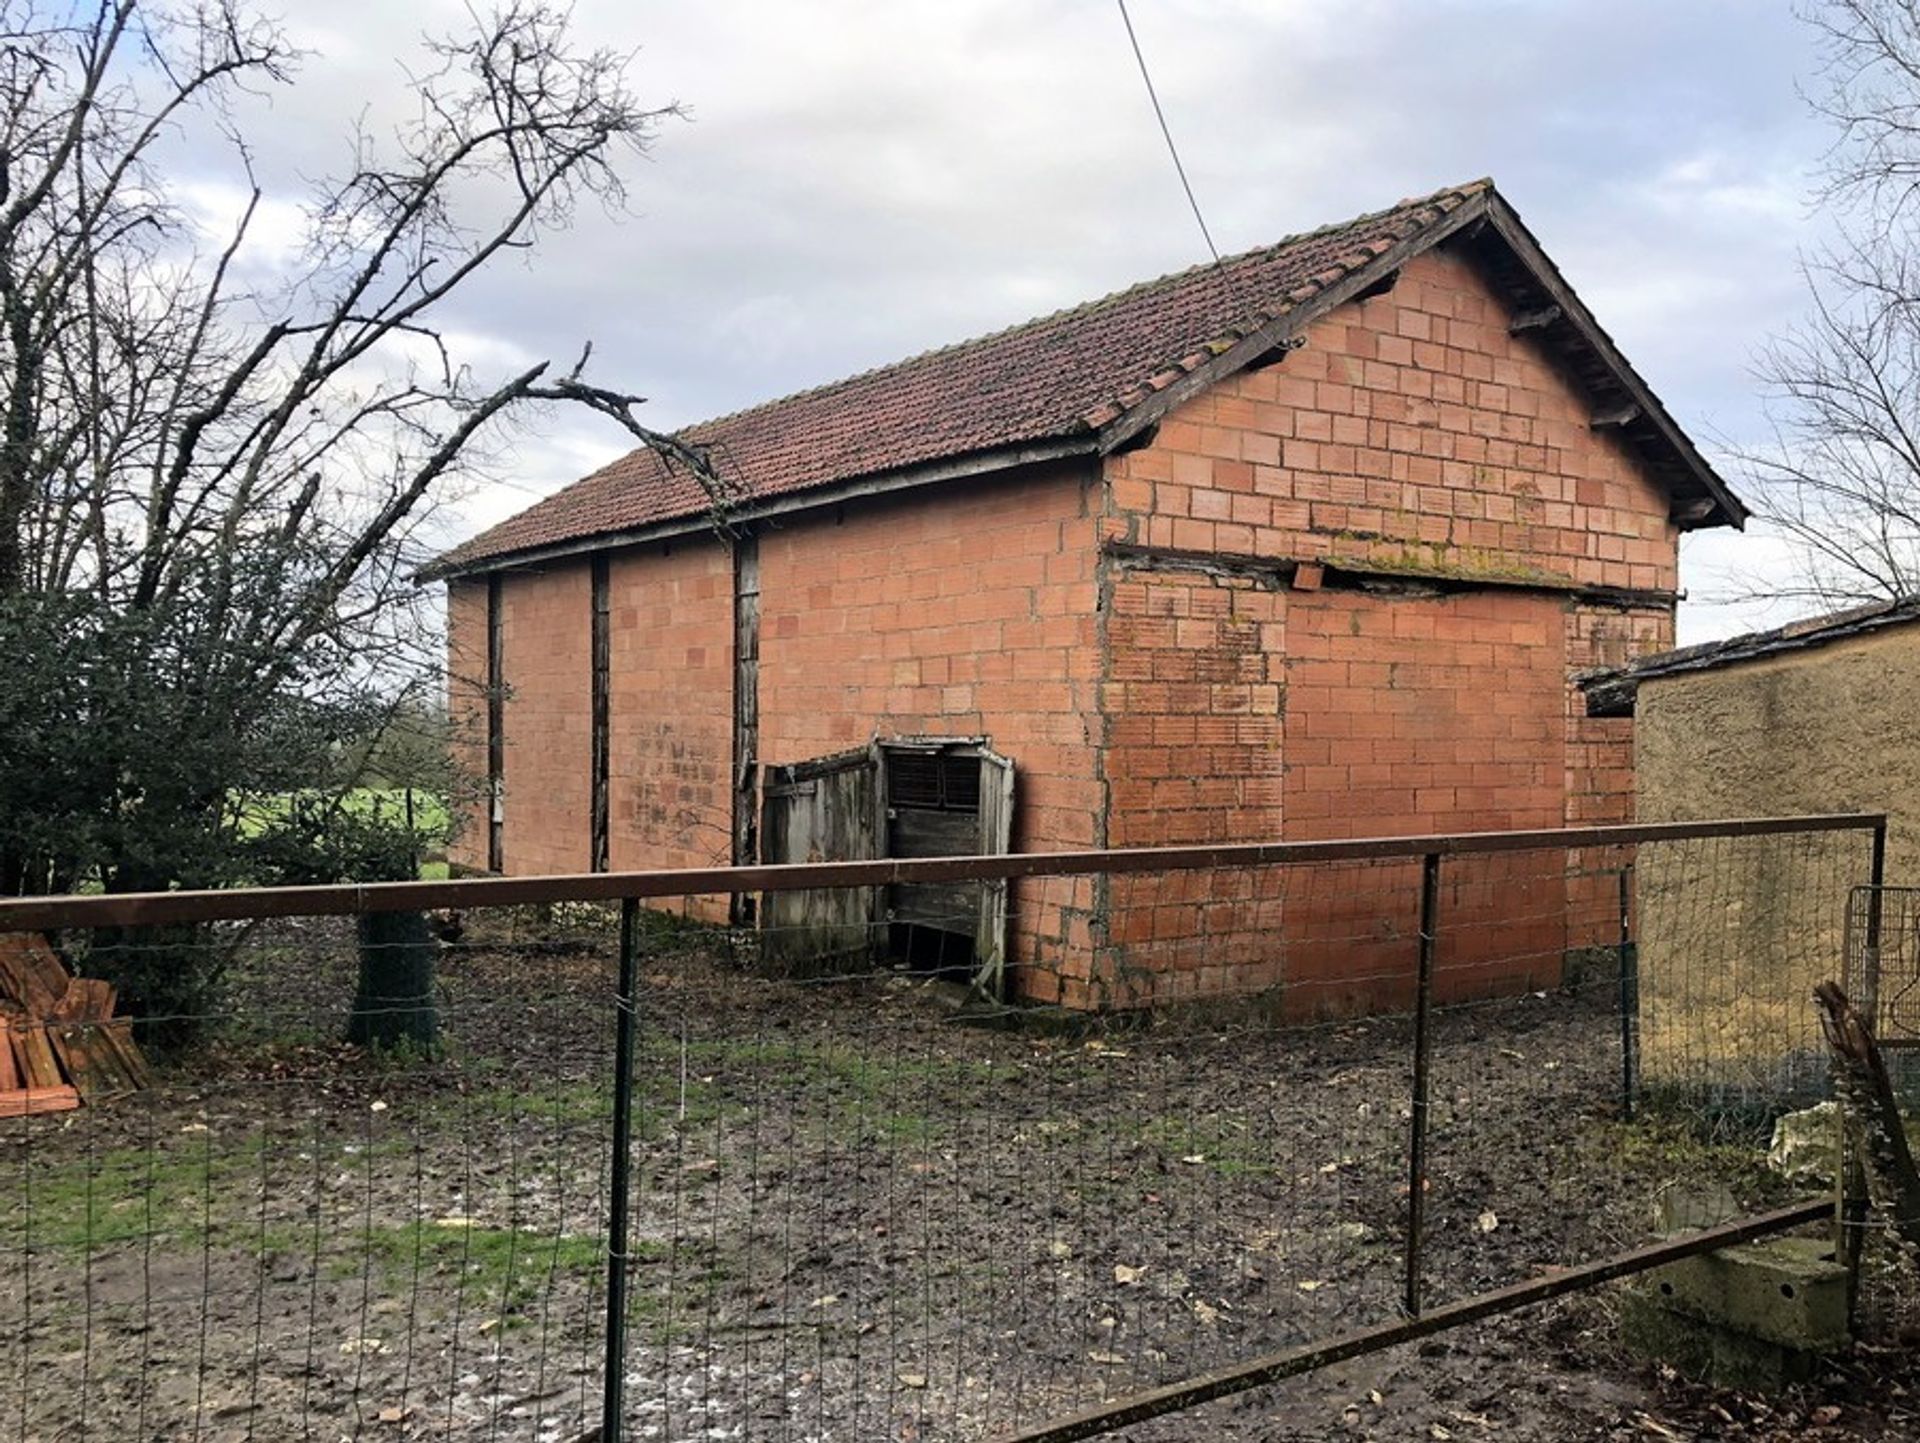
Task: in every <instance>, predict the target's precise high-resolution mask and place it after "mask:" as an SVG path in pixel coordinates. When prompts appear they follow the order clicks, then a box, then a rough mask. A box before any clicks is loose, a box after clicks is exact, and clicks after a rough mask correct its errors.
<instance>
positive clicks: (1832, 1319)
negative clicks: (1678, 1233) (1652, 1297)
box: [1648, 1238, 1849, 1353]
mask: <svg viewBox="0 0 1920 1443" xmlns="http://www.w3.org/2000/svg"><path fill="white" fill-rule="evenodd" d="M1829 1251H1830V1249H1829V1247H1828V1245H1827V1244H1825V1243H1823V1242H1821V1241H1820V1240H1819V1239H1814V1238H1771V1239H1768V1240H1767V1241H1765V1242H1758V1243H1747V1244H1745V1245H1743V1246H1740V1247H1733V1248H1723V1249H1721V1250H1720V1251H1719V1252H1717V1253H1703V1254H1702V1255H1700V1256H1699V1257H1694V1258H1686V1259H1683V1260H1682V1261H1680V1262H1677V1263H1672V1264H1670V1265H1668V1266H1667V1267H1664V1268H1661V1269H1659V1270H1658V1271H1656V1272H1654V1273H1653V1274H1651V1275H1650V1278H1649V1282H1648V1286H1649V1287H1650V1288H1651V1289H1652V1290H1653V1292H1654V1293H1655V1294H1656V1295H1657V1296H1658V1297H1659V1298H1660V1299H1661V1301H1662V1302H1663V1303H1664V1304H1665V1306H1667V1307H1668V1308H1669V1309H1671V1310H1672V1311H1674V1312H1677V1313H1682V1314H1685V1315H1687V1316H1689V1317H1694V1318H1698V1319H1701V1320H1702V1321H1705V1322H1709V1323H1714V1324H1716V1325H1719V1326H1721V1327H1725V1328H1730V1329H1732V1330H1734V1331H1735V1332H1738V1333H1742V1334H1745V1335H1747V1336H1749V1337H1753V1338H1759V1339H1763V1340H1765V1341H1767V1342H1770V1343H1778V1344H1780V1345H1781V1346H1782V1347H1787V1348H1798V1349H1802V1350H1805V1351H1808V1352H1813V1353H1820V1352H1832V1351H1835V1350H1837V1349H1841V1348H1844V1347H1846V1346H1847V1344H1848V1341H1849V1338H1848V1334H1847V1272H1846V1269H1845V1268H1843V1267H1841V1266H1840V1265H1839V1264H1838V1263H1836V1262H1833V1261H1832V1260H1831V1259H1830V1258H1829V1257H1828V1256H1827V1254H1828V1252H1829Z"/></svg>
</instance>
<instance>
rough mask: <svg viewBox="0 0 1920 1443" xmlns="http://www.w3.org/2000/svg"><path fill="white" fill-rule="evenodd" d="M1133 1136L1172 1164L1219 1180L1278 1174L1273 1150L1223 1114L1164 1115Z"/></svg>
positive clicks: (1151, 1118)
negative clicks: (1206, 1171) (1205, 1173)
mask: <svg viewBox="0 0 1920 1443" xmlns="http://www.w3.org/2000/svg"><path fill="white" fill-rule="evenodd" d="M1131 1132H1132V1136H1134V1137H1136V1138H1138V1139H1139V1140H1140V1141H1142V1142H1144V1143H1146V1144H1148V1145H1149V1146H1150V1147H1154V1148H1157V1149H1158V1150H1159V1151H1160V1152H1162V1153H1164V1154H1166V1156H1167V1158H1168V1160H1169V1161H1171V1162H1174V1163H1184V1164H1186V1165H1187V1166H1193V1167H1204V1168H1206V1169H1207V1170H1208V1171H1209V1172H1212V1173H1214V1174H1216V1175H1217V1176H1220V1177H1226V1178H1237V1177H1271V1176H1273V1175H1274V1174H1276V1173H1277V1172H1278V1171H1279V1168H1278V1167H1277V1166H1275V1164H1274V1161H1273V1154H1272V1150H1271V1149H1270V1148H1269V1147H1268V1146H1267V1145H1266V1144H1264V1143H1263V1142H1261V1140H1260V1139H1258V1138H1256V1137H1253V1136H1252V1135H1250V1134H1249V1133H1248V1131H1247V1127H1246V1124H1245V1123H1244V1122H1242V1121H1240V1120H1238V1119H1236V1118H1232V1117H1228V1116H1226V1115H1224V1114H1222V1113H1217V1112H1210V1113H1202V1114H1200V1115H1199V1116H1197V1117H1178V1116H1173V1115H1171V1114H1164V1113H1163V1114H1161V1115H1160V1116H1157V1117H1149V1118H1147V1119H1145V1120H1144V1121H1143V1122H1141V1123H1140V1124H1139V1126H1138V1127H1137V1128H1134V1129H1131ZM1188 1159H1197V1161H1195V1162H1188Z"/></svg>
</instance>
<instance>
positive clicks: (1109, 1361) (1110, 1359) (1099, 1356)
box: [1087, 1349, 1127, 1367]
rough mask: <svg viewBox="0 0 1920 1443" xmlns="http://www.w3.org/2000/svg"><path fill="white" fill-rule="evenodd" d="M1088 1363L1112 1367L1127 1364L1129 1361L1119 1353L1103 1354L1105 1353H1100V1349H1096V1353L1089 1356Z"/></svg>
mask: <svg viewBox="0 0 1920 1443" xmlns="http://www.w3.org/2000/svg"><path fill="white" fill-rule="evenodd" d="M1087 1361H1089V1362H1092V1363H1104V1364H1106V1365H1108V1366H1109V1367H1112V1366H1114V1365H1116V1364H1121V1363H1125V1362H1126V1361H1127V1360H1126V1359H1125V1358H1124V1357H1123V1356H1122V1355H1120V1354H1119V1353H1103V1352H1100V1351H1099V1350H1098V1349H1096V1350H1095V1351H1093V1352H1091V1353H1089V1354H1087Z"/></svg>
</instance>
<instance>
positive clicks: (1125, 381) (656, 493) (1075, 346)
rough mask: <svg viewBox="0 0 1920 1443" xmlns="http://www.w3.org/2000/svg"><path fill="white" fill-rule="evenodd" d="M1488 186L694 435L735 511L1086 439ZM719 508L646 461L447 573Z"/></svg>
mask: <svg viewBox="0 0 1920 1443" xmlns="http://www.w3.org/2000/svg"><path fill="white" fill-rule="evenodd" d="M1490 189H1491V183H1490V182H1488V181H1484V180H1482V181H1475V182H1473V183H1472V184H1470V185H1465V186H1455V187H1452V188H1449V189H1447V190H1442V191H1437V192H1435V193H1434V194H1433V195H1430V196H1424V197H1421V198H1419V199H1416V200H1406V201H1402V202H1400V204H1398V205H1396V206H1393V207H1391V208H1390V209H1387V210H1383V211H1378V212H1375V213H1373V214H1371V215H1364V216H1361V217H1359V218H1358V219H1356V220H1351V221H1347V222H1345V223H1343V224H1340V225H1335V226H1329V227H1327V228H1325V229H1322V230H1317V231H1312V232H1309V233H1307V234H1305V235H1299V236H1293V237H1290V238H1289V239H1287V240H1283V241H1280V242H1278V243H1277V244H1274V245H1271V246H1267V247H1264V248H1262V249H1260V250H1255V251H1248V252H1246V253H1245V254H1244V255H1237V256H1230V257H1228V258H1227V259H1226V260H1225V261H1223V262H1222V263H1221V265H1220V266H1218V267H1216V266H1214V265H1212V264H1211V263H1209V264H1206V265H1201V266H1195V267H1193V268H1192V269H1190V270H1185V271H1180V272H1178V273H1176V274H1174V275H1170V276H1163V277H1161V278H1160V279H1159V280H1154V281H1148V282H1146V283H1144V284H1142V285H1137V286H1134V287H1132V288H1130V289H1128V290H1124V291H1119V292H1116V293H1115V294H1113V295H1110V296H1105V297H1103V298H1101V299H1099V300H1096V301H1090V302H1088V303H1087V304H1085V305H1080V306H1076V307H1074V308H1072V309H1070V310H1064V311H1059V312H1057V313H1055V314H1053V315H1049V316H1042V317H1040V318H1039V319H1037V320H1032V321H1028V322H1026V323H1024V324H1022V325H1018V326H1014V327H1012V328H1010V329H1008V330H1004V331H998V332H995V333H994V334H992V335H987V336H981V337H979V338H977V339H975V340H971V341H963V342H961V343H960V344H958V345H954V346H948V347H945V348H943V349H941V350H936V351H928V352H926V353H925V354H923V355H918V356H913V357H910V358H909V359H907V360H904V361H899V362H896V363H894V364H893V365H890V366H883V367H880V368H879V369H877V370H872V371H866V372H863V373H862V374H860V375H857V376H851V377H848V378H847V379H846V380H843V381H835V382H833V383H832V384H830V385H825V386H820V387H817V388H816V389H814V390H810V391H802V392H800V393H799V394H797V395H792V396H787V397H785V398H783V399H781V400H777V401H769V402H766V403H764V404H762V405H759V406H755V407H753V408H751V409H749V410H745V411H739V412H736V413H734V414H733V415H730V416H722V417H719V418H717V419H715V420H711V421H704V422H701V423H700V424H698V425H694V426H689V427H687V428H686V429H685V430H684V431H682V432H680V433H679V434H680V436H681V438H682V439H683V440H686V441H689V442H693V443H695V444H698V445H701V446H704V447H706V448H708V452H709V455H710V457H711V460H712V463H713V465H714V468H715V470H716V471H717V472H718V473H719V475H720V477H721V479H722V480H723V482H725V483H726V486H727V489H728V492H729V495H730V497H732V498H736V499H745V500H761V499H765V498H771V497H779V496H785V495H790V494H792V493H796V492H802V491H806V490H809V489H812V488H815V487H820V486H826V485H830V484H832V483H834V482H838V481H846V480H851V479H854V478H856V477H861V476H869V475H873V474H876V473H880V472H887V471H894V470H898V469H900V468H903V467H910V466H916V465H923V464H927V463H930V462H936V461H940V460H944V459H947V458H950V457H955V456H963V455H967V454H970V453H975V452H981V451H990V450H994V449H997V448H1000V447H1007V446H1016V445H1021V444H1024V443H1034V442H1039V441H1045V440H1055V439H1063V438H1069V437H1072V436H1074V435H1077V434H1087V433H1090V432H1092V431H1094V430H1097V429H1099V428H1101V427H1104V426H1106V425H1109V424H1111V423H1112V422H1113V421H1115V420H1117V419H1118V418H1119V417H1121V416H1123V415H1125V414H1126V412H1127V411H1128V410H1130V409H1131V408H1133V407H1134V406H1137V405H1139V404H1141V403H1142V402H1143V401H1145V400H1147V399H1148V398H1149V397H1151V396H1153V395H1155V394H1157V393H1158V392H1160V391H1163V390H1165V389H1166V388H1167V387H1168V386H1170V385H1173V384H1174V383H1175V382H1177V381H1178V380H1180V379H1181V378H1182V377H1183V376H1185V375H1187V374H1188V373H1190V372H1191V371H1193V370H1194V369H1196V368H1197V367H1199V366H1202V365H1205V364H1206V363H1207V362H1208V361H1210V360H1212V359H1213V358H1214V357H1215V356H1217V355H1219V354H1220V353H1221V352H1222V351H1223V350H1225V349H1227V348H1228V347H1230V346H1231V345H1232V344H1233V343H1234V342H1235V341H1238V340H1240V339H1242V338H1244V337H1245V336H1246V335H1248V334H1250V333H1251V332H1253V331H1254V330H1257V329H1258V328H1259V327H1260V326H1262V325H1264V324H1266V323H1267V322H1269V321H1271V320H1273V319H1275V318H1276V317H1278V316H1280V315H1282V314H1284V313H1285V312H1287V311H1288V310H1290V309H1292V308H1293V307H1295V306H1298V305H1300V304H1302V303H1304V302H1306V301H1310V300H1312V299H1313V298H1314V297H1315V296H1317V295H1319V294H1320V293H1321V292H1322V291H1324V290H1325V289H1326V288H1327V287H1329V286H1331V285H1335V284H1337V283H1338V282H1340V281H1341V280H1343V279H1345V278H1346V277H1347V276H1348V275H1349V274H1351V273H1352V272H1353V271H1354V270H1356V269H1358V268H1360V267H1362V266H1364V265H1366V264H1368V263H1370V262H1371V261H1373V260H1376V259H1377V258H1378V257H1379V256H1381V255H1383V254H1384V253H1385V252H1387V251H1388V250H1391V249H1392V248H1393V247H1394V246H1395V245H1396V244H1397V243H1399V242H1400V241H1402V240H1406V239H1409V238H1411V237H1413V236H1415V235H1417V234H1418V233H1419V232H1420V231H1421V230H1423V229H1425V228H1427V227H1428V226H1431V225H1434V224H1436V223H1437V222H1439V221H1440V220H1442V219H1443V218H1444V217H1446V216H1447V215H1448V214H1450V213H1451V212H1453V211H1455V210H1457V209H1459V207H1460V206H1462V205H1464V204H1466V203H1467V202H1468V201H1469V200H1470V199H1472V198H1473V197H1474V196H1476V195H1479V194H1481V193H1483V192H1486V191H1488V190H1490ZM710 509H711V506H710V501H709V498H708V496H707V495H706V493H705V492H704V491H703V489H702V488H701V487H700V486H699V485H698V484H697V483H696V482H695V481H694V480H693V479H692V478H691V477H690V476H687V475H686V474H684V473H683V472H681V471H679V470H677V469H669V468H668V466H667V465H666V463H664V462H663V461H662V460H661V459H660V458H659V457H658V456H657V455H656V454H655V453H653V452H652V451H650V450H647V449H645V448H642V449H640V450H636V451H633V452H631V453H630V454H628V455H626V456H623V457H621V458H620V459H619V460H618V461H615V462H613V463H611V464H610V465H607V466H604V467H602V468H601V469H600V470H598V471H596V472H594V473H593V474H592V475H590V476H588V477H586V478H585V479H583V480H581V481H577V482H575V483H574V484H573V485H571V486H568V487H567V488H566V489H564V490H562V491H560V492H558V493H556V494H555V495H553V496H550V497H548V498H547V499H546V500H544V501H541V502H539V503H538V504H536V505H534V506H531V507H529V508H527V509H526V510H525V511H522V512H520V513H519V514H518V515H516V516H512V517H509V518H508V519H507V520H505V521H503V522H501V523H500V524H499V525H498V526H495V527H493V528H492V529H491V530H488V531H485V532H482V533H481V534H480V535H478V536H476V537H474V538H473V539H472V540H471V541H468V542H466V543H465V544H464V545H462V546H459V547H457V548H455V549H454V550H453V551H451V552H449V553H447V554H446V555H445V556H443V557H441V558H440V560H439V561H437V562H436V563H435V564H434V566H433V568H432V570H433V571H435V572H445V571H450V570H457V569H459V568H461V567H464V566H470V565H472V564H474V563H476V562H480V561H484V560H488V559H490V558H494V557H502V556H507V555H510V554H514V553H518V552H523V551H529V550H534V549H537V548H540V547H545V546H551V545H555V544H558V543H561V542H568V541H576V540H581V539H584V538H588V537H592V536H597V535H602V534H606V533H609V532H620V531H630V530H634V529H636V528H640V527H645V526H650V525H654V524H658V523H661V522H666V521H672V520H676V519H680V518H684V517H688V516H697V515H700V514H702V513H703V512H706V511H708V510H710Z"/></svg>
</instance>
